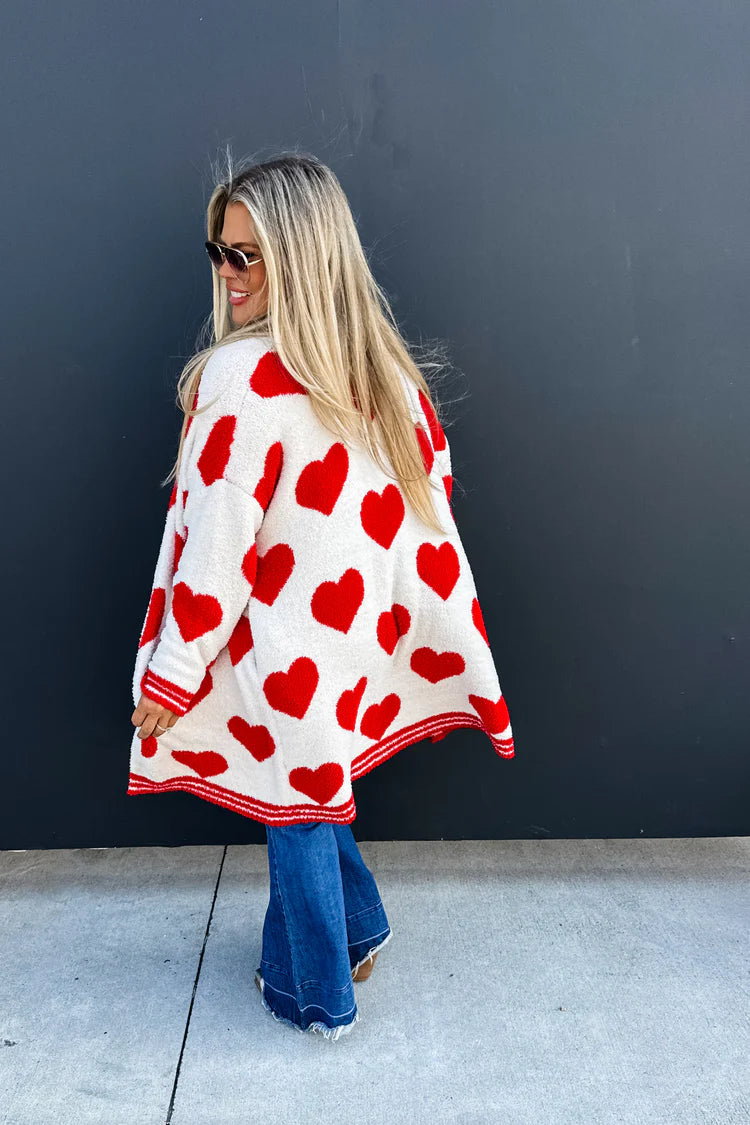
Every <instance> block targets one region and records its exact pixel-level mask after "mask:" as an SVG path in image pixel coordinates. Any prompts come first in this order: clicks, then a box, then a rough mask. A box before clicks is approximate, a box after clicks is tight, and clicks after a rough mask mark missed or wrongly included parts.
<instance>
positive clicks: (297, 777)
mask: <svg viewBox="0 0 750 1125" xmlns="http://www.w3.org/2000/svg"><path fill="white" fill-rule="evenodd" d="M289 784H290V785H291V786H292V788H293V789H297V790H298V791H299V792H300V793H304V794H305V796H306V797H311V798H312V799H313V801H317V803H318V804H319V805H325V804H326V803H327V802H328V801H330V799H331V797H333V796H334V795H335V794H336V793H338V791H339V789H340V788H341V786H342V785H343V784H344V771H343V769H342V767H341V766H340V765H339V763H338V762H324V763H323V765H322V766H318V768H317V769H314V770H311V769H309V767H308V766H297V768H296V769H293V770H290V771H289Z"/></svg>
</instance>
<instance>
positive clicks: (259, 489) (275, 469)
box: [253, 441, 284, 512]
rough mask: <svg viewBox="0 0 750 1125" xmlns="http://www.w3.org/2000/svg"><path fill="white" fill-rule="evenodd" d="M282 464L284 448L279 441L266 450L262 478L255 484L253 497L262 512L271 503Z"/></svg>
mask: <svg viewBox="0 0 750 1125" xmlns="http://www.w3.org/2000/svg"><path fill="white" fill-rule="evenodd" d="M283 464H284V447H283V445H282V444H281V442H280V441H275V442H274V443H273V445H272V446H271V448H270V449H269V450H268V453H266V459H265V462H264V464H263V476H262V477H261V478H260V480H259V481H258V483H257V484H256V486H255V492H254V493H253V496H254V497H255V499H256V500H257V501H258V504H259V505H260V506H261V508H262V509H263V511H264V512H265V510H266V508H267V507H268V505H269V504H270V503H271V497H272V496H273V494H274V491H275V489H276V485H277V484H278V481H279V476H280V475H281V467H282V465H283Z"/></svg>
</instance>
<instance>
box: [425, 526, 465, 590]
mask: <svg viewBox="0 0 750 1125" xmlns="http://www.w3.org/2000/svg"><path fill="white" fill-rule="evenodd" d="M460 572H461V565H460V563H459V561H458V553H457V551H456V548H455V547H454V546H453V544H452V543H448V542H447V540H446V541H444V542H443V543H441V544H440V546H439V547H436V546H435V545H434V544H433V543H422V545H421V547H420V548H419V550H418V551H417V574H418V575H419V577H420V578H421V579H422V581H423V582H426V583H427V585H428V586H429V587H430V589H431V590H434V591H435V593H436V594H439V595H440V597H441V598H442V599H443V601H445V599H446V598H448V596H449V595H450V593H451V590H452V589H453V587H454V586H455V585H456V583H457V582H458V576H459V574H460Z"/></svg>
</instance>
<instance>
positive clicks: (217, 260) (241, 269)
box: [205, 242, 263, 273]
mask: <svg viewBox="0 0 750 1125" xmlns="http://www.w3.org/2000/svg"><path fill="white" fill-rule="evenodd" d="M205 246H206V253H207V254H208V256H209V258H210V259H211V265H212V266H215V268H216V269H217V270H220V269H221V267H222V266H223V265H224V262H226V263H227V265H228V266H229V268H230V270H232V272H233V273H247V271H248V270H249V269H250V266H254V265H255V263H256V262H262V261H263V259H262V258H261V256H260V254H244V253H243V252H242V250H233V249H232V247H231V246H222V244H221V243H220V242H207V243H206V244H205Z"/></svg>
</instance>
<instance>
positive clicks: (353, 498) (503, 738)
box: [127, 336, 514, 825]
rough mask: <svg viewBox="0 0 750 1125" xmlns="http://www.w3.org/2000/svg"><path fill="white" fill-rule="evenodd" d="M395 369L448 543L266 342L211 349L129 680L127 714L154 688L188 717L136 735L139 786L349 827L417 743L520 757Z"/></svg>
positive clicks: (433, 463) (458, 553)
mask: <svg viewBox="0 0 750 1125" xmlns="http://www.w3.org/2000/svg"><path fill="white" fill-rule="evenodd" d="M401 377H402V380H403V383H404V387H405V390H406V393H407V401H408V402H409V404H410V408H411V412H412V418H413V421H414V424H415V427H416V432H417V436H418V439H419V444H420V449H421V452H422V458H423V461H424V465H425V469H426V471H427V472H428V473H429V475H430V481H431V484H432V487H433V495H434V497H435V506H436V509H437V513H438V516H439V518H440V522H441V524H442V525H443V532H442V533H438V532H436V531H434V530H432V529H431V528H429V527H428V526H427V525H426V524H425V523H424V522H423V521H422V520H421V519H419V517H418V516H417V515H416V513H415V512H414V511H413V509H412V508H411V506H410V505H409V504H408V503H407V502H406V500H405V498H404V496H403V494H402V492H401V490H400V488H399V486H398V483H396V481H397V477H395V474H394V477H393V478H392V477H391V476H389V475H388V474H387V473H385V472H384V471H383V469H382V468H380V467H379V466H378V465H377V463H376V462H375V461H374V460H373V458H372V456H371V455H370V454H369V453H368V452H367V450H366V449H365V448H364V447H363V446H360V445H359V443H354V442H352V443H347V442H344V441H341V440H339V439H338V438H337V437H336V436H335V435H334V434H332V432H331V431H329V430H328V428H327V427H325V426H324V425H323V424H322V423H321V421H320V420H319V419H318V417H317V415H316V414H315V413H314V411H313V408H312V406H311V403H310V397H309V395H308V393H307V391H306V390H305V388H304V387H302V386H301V385H300V383H299V382H298V381H297V380H296V379H295V378H294V377H293V376H292V374H291V373H290V372H289V371H288V370H287V369H286V368H285V367H284V366H283V364H282V363H281V361H280V359H279V356H278V354H277V353H276V351H275V350H274V347H273V340H272V338H271V337H270V336H264V337H256V338H248V339H241V340H235V341H231V342H229V343H227V344H223V345H221V346H220V347H219V348H218V349H217V350H216V351H215V352H214V353H213V354H212V355H211V356H210V357H209V359H208V362H207V363H206V365H205V367H204V369H203V372H202V375H201V380H200V385H199V395H200V403H201V406H203V405H204V404H206V403H209V404H210V405H209V406H208V409H206V410H204V411H203V413H201V414H197V415H193V416H191V417H190V418H189V420H188V423H187V427H186V432H185V438H184V443H183V452H182V456H181V464H180V467H179V471H178V474H177V476H176V478H175V481H174V486H173V488H172V494H171V496H170V499H169V504H168V507H167V511H166V520H165V525H164V531H163V535H162V539H161V546H160V549H159V554H158V558H157V562H156V567H155V571H154V577H153V581H152V586H151V593H150V597H149V601H148V607H147V610H146V614H145V620H144V622H143V626H142V629H141V633H140V639H139V643H138V648H137V653H136V659H135V669H134V673H133V703H134V705H135V706H137V705H138V702H139V699H140V695H141V693H143V694H144V695H146V696H148V697H149V698H150V699H152V700H155V701H157V702H159V703H162V704H163V705H164V706H165V707H168V708H169V709H170V710H171V711H173V712H174V713H176V714H177V715H178V716H180V717H179V718H178V720H177V721H176V723H175V724H174V725H173V727H172V728H170V729H169V730H168V731H167V732H166V733H164V734H161V735H159V737H158V738H157V737H156V736H154V735H151V736H150V737H148V738H144V739H141V738H140V737H139V736H138V733H137V732H135V733H134V735H133V740H132V745H131V754H130V772H129V779H128V787H127V793H128V794H132V795H136V794H147V793H166V792H172V791H174V790H182V791H185V792H188V793H192V794H194V795H195V796H197V797H200V798H202V799H204V800H206V801H210V802H213V803H214V804H217V805H221V806H223V807H224V808H227V809H231V810H233V811H234V812H237V813H239V814H240V815H242V816H246V817H250V818H252V819H254V820H256V821H259V822H261V823H263V824H267V825H280V824H299V823H306V822H312V821H334V822H338V823H350V822H351V821H353V820H354V819H355V817H356V805H355V801H354V796H353V793H352V781H354V780H356V779H357V778H358V777H361V776H362V775H363V774H366V773H368V772H369V771H370V770H372V769H374V767H375V766H377V765H379V764H380V763H381V762H384V761H386V760H387V759H388V758H390V757H392V756H393V755H394V754H396V753H397V752H398V751H399V750H402V749H403V748H404V747H405V746H409V745H411V744H413V743H416V742H419V741H422V740H425V739H429V740H430V741H431V742H436V741H437V740H438V739H441V738H443V737H444V736H445V735H446V733H447V732H448V731H451V730H453V729H455V728H457V727H475V728H477V729H479V730H481V731H483V732H484V733H485V734H486V735H487V737H488V738H489V740H490V743H491V744H492V747H493V749H494V750H495V752H496V753H497V754H498V755H499V756H500V757H501V758H512V757H513V756H514V744H513V734H512V730H511V725H510V718H509V713H508V708H507V706H506V702H505V699H504V697H503V694H502V692H501V690H500V685H499V682H498V677H497V672H496V668H495V664H494V661H493V656H492V652H491V649H490V644H489V640H488V637H487V632H486V629H485V625H484V621H483V617H482V611H481V608H480V605H479V601H478V598H477V591H476V587H475V583H474V578H473V574H472V571H471V569H470V566H469V562H468V559H467V557H466V553H465V551H464V548H463V545H462V542H461V539H460V536H459V533H458V530H457V527H456V524H455V520H454V516H453V512H452V508H451V485H452V475H451V458H450V448H449V445H448V441H447V439H446V436H445V432H444V430H443V427H442V426H441V425H440V423H439V422H438V419H437V416H436V414H435V412H434V410H433V409H432V406H431V404H430V402H429V400H428V399H427V398H426V396H425V395H424V394H423V393H422V391H421V389H419V388H418V387H416V386H415V385H414V383H413V382H412V380H411V379H407V377H406V376H405V375H404V373H403V372H401ZM197 400H198V395H196V396H195V402H196V404H197ZM385 457H386V464H387V465H388V466H389V467H392V466H391V462H390V459H389V458H388V457H387V453H386V454H385Z"/></svg>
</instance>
